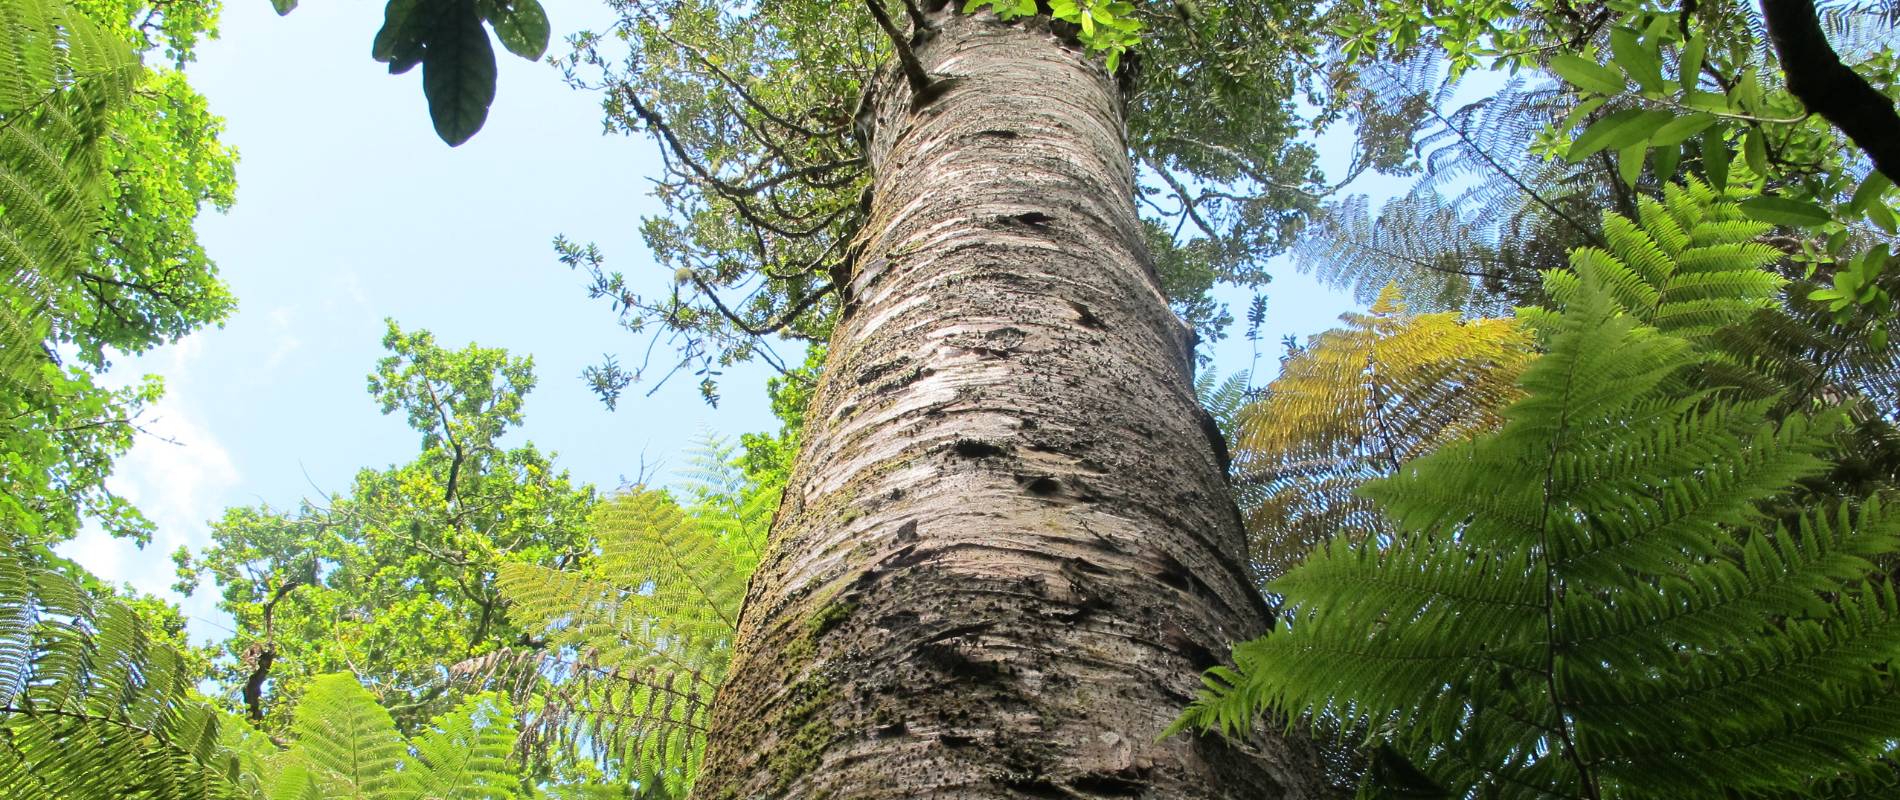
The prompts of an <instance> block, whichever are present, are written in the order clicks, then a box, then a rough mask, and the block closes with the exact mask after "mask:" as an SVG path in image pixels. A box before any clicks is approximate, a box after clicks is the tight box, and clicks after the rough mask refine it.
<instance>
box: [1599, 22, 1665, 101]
mask: <svg viewBox="0 0 1900 800" xmlns="http://www.w3.org/2000/svg"><path fill="white" fill-rule="evenodd" d="M1610 52H1611V54H1612V57H1613V59H1614V63H1615V64H1616V65H1617V66H1618V67H1621V68H1622V69H1623V72H1625V73H1627V74H1628V75H1629V76H1630V79H1631V80H1634V81H1636V85H1637V86H1641V87H1643V91H1646V92H1661V91H1662V90H1663V79H1662V61H1661V60H1660V59H1658V58H1657V57H1656V53H1655V52H1654V51H1652V50H1651V49H1650V48H1648V47H1645V46H1644V45H1643V43H1642V41H1641V40H1640V39H1638V38H1637V36H1636V31H1633V30H1630V29H1628V28H1617V29H1616V30H1613V31H1610Z"/></svg>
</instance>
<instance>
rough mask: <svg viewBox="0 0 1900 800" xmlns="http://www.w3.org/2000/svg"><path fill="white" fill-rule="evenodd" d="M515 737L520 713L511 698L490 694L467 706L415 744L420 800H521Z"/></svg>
mask: <svg viewBox="0 0 1900 800" xmlns="http://www.w3.org/2000/svg"><path fill="white" fill-rule="evenodd" d="M515 737H516V732H515V710H514V706H513V705H512V704H511V703H509V702H508V698H507V697H505V696H503V695H499V694H493V693H489V694H480V695H475V696H473V697H470V698H467V699H465V700H463V701H462V704H461V705H460V706H458V707H456V709H455V710H454V711H451V712H449V713H448V714H445V715H443V716H441V717H437V718H436V719H435V720H434V721H432V722H431V723H430V724H429V729H428V730H427V731H424V732H423V733H422V735H420V736H417V737H416V738H415V740H414V749H415V757H416V764H417V766H418V767H419V769H418V770H417V772H418V774H419V776H420V777H419V780H417V781H416V783H417V787H416V788H417V789H418V790H419V793H418V795H417V800H508V799H509V798H512V797H515V796H516V792H515V789H516V788H517V785H518V784H519V781H520V778H519V775H518V772H519V770H517V769H516V768H515V766H514V764H513V763H512V762H511V761H510V756H512V755H513V754H514V751H515Z"/></svg>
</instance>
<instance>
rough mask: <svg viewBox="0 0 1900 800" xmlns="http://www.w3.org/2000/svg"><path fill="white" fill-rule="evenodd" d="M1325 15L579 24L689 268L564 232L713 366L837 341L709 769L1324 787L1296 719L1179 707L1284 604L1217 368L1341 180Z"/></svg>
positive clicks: (1270, 7) (586, 262) (997, 12)
mask: <svg viewBox="0 0 1900 800" xmlns="http://www.w3.org/2000/svg"><path fill="white" fill-rule="evenodd" d="M1313 24H1314V20H1313V19H1311V18H1310V16H1309V15H1307V14H1305V13H1304V12H1303V11H1302V10H1301V9H1299V8H1295V7H1291V6H1285V5H1282V4H1277V3H1259V4H1255V3H1232V4H1229V3H1195V4H1191V5H1190V4H1185V3H1183V4H1178V5H1177V4H1175V3H1167V2H1154V3H1138V4H1135V3H1125V2H1087V3H1080V2H1056V3H1048V4H1037V3H1030V2H1001V3H993V2H976V3H964V4H955V5H952V4H947V3H942V2H926V3H914V4H904V5H902V6H899V5H895V4H893V5H891V6H889V7H886V6H885V5H884V4H882V3H879V2H866V3H862V4H845V5H841V4H836V3H815V2H786V3H767V4H760V5H757V6H753V5H739V4H732V5H727V4H719V3H709V2H703V0H677V1H674V2H661V3H642V4H638V5H629V6H626V7H624V8H623V9H622V19H621V21H620V23H619V24H618V25H617V26H616V27H615V28H614V29H613V30H612V31H611V32H609V33H607V34H583V35H581V36H579V37H577V39H576V40H575V45H576V47H575V50H574V53H573V54H572V56H571V57H570V58H568V59H565V60H564V61H563V65H564V66H565V67H567V68H568V69H569V70H570V73H571V74H572V76H573V79H574V81H575V82H576V83H579V84H583V85H587V86H591V87H596V88H598V89H600V90H601V91H602V92H603V95H604V98H605V100H604V102H605V104H606V109H607V112H608V120H609V123H610V124H612V125H615V126H618V127H621V128H624V129H627V130H630V131H631V130H639V131H647V132H650V133H652V134H653V135H654V136H655V137H656V139H657V140H658V142H659V143H660V146H661V149H662V152H663V153H664V154H665V156H666V159H667V173H666V176H665V177H664V178H663V181H662V184H661V187H660V189H659V192H658V196H659V198H660V200H661V201H662V203H663V204H664V205H665V207H666V209H667V211H668V214H667V215H666V216H663V217H659V218H655V219H650V220H648V221H647V223H646V231H645V232H646V236H647V241H648V243H649V245H650V246H651V247H652V249H653V250H654V252H655V254H656V255H657V257H658V258H659V259H660V260H661V261H662V262H663V263H664V265H665V266H666V268H668V269H669V270H671V271H672V273H673V275H674V277H675V288H674V289H673V290H671V291H670V292H666V293H663V294H661V295H659V296H646V295H642V294H639V293H636V292H634V291H633V290H632V289H631V288H630V287H629V284H628V282H627V281H626V280H625V279H624V278H623V277H622V276H620V275H618V274H616V273H613V272H611V271H610V270H608V269H607V268H606V267H605V266H604V258H603V256H602V255H601V254H600V253H599V252H598V251H597V250H595V249H594V248H592V247H591V246H585V245H580V244H576V243H574V242H569V241H565V240H563V241H562V242H561V248H562V253H563V257H564V259H565V260H566V261H568V262H569V263H570V264H572V265H574V266H576V267H579V268H582V269H584V270H586V271H587V272H588V274H589V276H590V278H591V283H592V287H591V288H592V291H593V292H594V293H595V294H596V295H598V296H600V297H602V298H604V299H607V300H609V301H610V302H612V303H613V304H614V305H615V307H616V308H617V310H619V311H620V312H621V313H622V314H623V315H624V319H625V320H626V321H627V322H628V324H629V326H630V327H634V328H637V329H643V330H645V329H655V330H657V333H656V335H659V336H667V337H671V338H672V339H673V341H674V343H675V344H677V345H678V348H679V354H680V356H681V360H680V362H679V364H680V365H681V366H676V367H674V368H673V369H680V368H682V367H684V368H690V369H692V370H693V371H694V372H695V373H696V374H697V376H698V377H699V378H700V379H701V380H702V386H703V387H705V388H706V389H707V391H708V393H709V396H710V395H711V392H712V391H713V390H714V388H715V384H714V380H715V379H716V375H717V373H718V372H719V370H720V369H721V368H722V367H723V366H724V365H725V364H727V363H730V362H732V361H734V360H737V359H741V358H747V357H752V356H755V355H762V356H764V357H767V358H771V357H772V354H771V353H770V352H769V343H768V342H767V341H766V340H765V339H763V338H762V337H763V336H765V335H767V334H774V333H784V334H788V335H791V336H794V337H803V338H806V339H814V340H816V339H823V340H825V341H826V342H827V356H826V362H825V365H824V371H823V374H822V376H821V377H820V378H819V379H818V381H817V385H816V388H815V390H814V391H813V392H812V394H811V399H810V404H809V407H808V409H807V411H806V416H805V418H804V419H805V423H804V428H803V437H804V443H803V449H802V451H801V452H800V454H799V456H798V458H797V462H796V466H795V467H794V469H793V472H792V475H791V478H790V481H789V483H788V485H787V488H786V492H785V497H784V500H783V502H782V504H781V505H780V507H779V511H778V514H777V517H776V520H775V522H774V525H773V529H772V533H771V536H770V540H769V543H768V546H767V552H766V554H765V557H764V559H763V561H762V562H761V564H760V567H759V571H758V573H757V574H756V575H755V576H754V578H753V580H752V583H751V586H750V590H749V592H748V594H747V596H746V603H745V610H744V612H743V613H742V614H741V616H740V619H739V625H738V632H737V635H736V649H735V652H734V655H733V658H732V663H731V667H730V670H729V673H728V676H727V680H726V682H725V684H724V687H723V688H722V690H721V693H720V695H719V698H718V701H717V703H716V704H715V708H714V712H713V717H712V724H711V730H710V731H709V736H710V745H709V747H708V750H707V753H706V760H705V762H704V768H703V772H702V774H701V776H700V779H699V784H698V786H697V788H696V793H697V794H698V795H699V796H703V797H710V798H750V797H789V796H824V795H828V794H835V795H840V796H851V797H866V798H868V797H913V796H919V795H927V794H932V793H970V794H979V795H988V796H1074V797H1101V796H1126V795H1135V794H1154V795H1157V796H1168V797H1186V798H1192V797H1243V796H1244V797H1308V796H1315V795H1318V794H1323V793H1325V792H1326V791H1328V789H1327V787H1326V786H1325V785H1324V780H1323V778H1322V777H1321V776H1322V769H1321V767H1320V764H1319V760H1318V756H1317V755H1315V753H1314V751H1313V750H1312V749H1311V748H1310V747H1308V746H1307V745H1305V744H1304V743H1303V742H1302V741H1301V740H1300V739H1299V738H1298V737H1285V736H1281V735H1277V734H1275V733H1272V732H1263V733H1262V734H1261V735H1260V736H1259V738H1257V739H1255V740H1252V741H1249V742H1246V743H1242V744H1233V743H1229V742H1227V741H1223V740H1218V739H1213V738H1205V739H1184V738H1176V739H1168V740H1158V739H1157V736H1158V734H1159V733H1160V732H1161V731H1162V729H1163V728H1164V727H1165V726H1166V723H1167V721H1168V720H1169V719H1171V717H1172V715H1173V714H1174V711H1175V709H1177V708H1179V707H1180V705H1181V704H1182V703H1183V702H1184V701H1185V700H1186V699H1187V698H1188V697H1189V695H1190V694H1191V692H1192V691H1193V689H1194V686H1195V683H1194V677H1193V674H1194V672H1195V671H1196V669H1197V668H1202V667H1206V666H1212V665H1213V664H1215V663H1216V662H1217V660H1218V656H1217V655H1216V654H1217V653H1218V652H1220V648H1221V647H1222V642H1223V641H1224V640H1226V639H1229V638H1232V637H1235V636H1243V637H1244V636H1248V635H1251V633H1249V632H1258V631H1263V630H1264V629H1265V627H1264V626H1265V625H1266V624H1267V622H1268V618H1269V615H1268V612H1267V609H1266V606H1265V604H1264V603H1263V601H1262V599H1261V597H1260V595H1259V594H1258V593H1257V591H1256V590H1255V589H1254V585H1253V579H1252V576H1251V575H1250V574H1249V572H1248V570H1247V568H1246V565H1245V562H1244V559H1243V552H1244V551H1243V545H1242V541H1241V529H1240V520H1239V515H1238V514H1237V513H1236V511H1235V509H1234V504H1233V500H1232V494H1231V490H1230V488H1229V486H1228V484H1227V482H1226V478H1225V476H1224V469H1225V464H1224V459H1223V456H1222V455H1221V452H1222V449H1223V445H1222V444H1221V443H1220V441H1219V437H1218V433H1217V430H1216V426H1215V424H1214V422H1213V420H1212V419H1211V418H1209V417H1207V416H1206V415H1204V414H1203V412H1201V410H1200V409H1199V408H1198V407H1197V406H1196V404H1195V395H1194V384H1193V380H1192V376H1191V371H1190V364H1191V362H1192V359H1193V356H1192V352H1193V348H1194V340H1195V335H1194V331H1195V328H1196V327H1204V328H1206V327H1212V323H1213V322H1214V321H1215V320H1216V319H1218V318H1219V316H1220V314H1219V313H1218V311H1217V309H1215V308H1214V307H1213V306H1212V305H1211V304H1209V303H1208V302H1207V301H1206V299H1205V297H1204V295H1203V292H1204V290H1205V289H1206V287H1207V286H1208V285H1210V284H1211V283H1212V282H1213V281H1215V280H1235V281H1240V282H1243V283H1257V282H1259V281H1261V280H1263V278H1264V275H1263V273H1262V272H1261V266H1262V260H1263V258H1264V257H1265V256H1268V255H1271V254H1273V253H1276V252H1278V251H1280V250H1281V249H1282V248H1284V246H1285V245H1286V243H1287V241H1288V240H1289V238H1290V235H1291V231H1292V229H1293V227H1294V226H1295V225H1296V224H1297V220H1298V210H1299V209H1300V208H1301V207H1302V205H1303V204H1307V203H1309V202H1310V195H1309V192H1310V191H1312V188H1313V187H1315V186H1317V181H1318V179H1319V176H1318V175H1317V173H1316V170H1315V169H1314V167H1313V156H1312V153H1311V152H1310V151H1309V150H1308V149H1306V148H1304V147H1300V146H1296V145H1294V144H1292V143H1291V141H1290V140H1291V134H1292V133H1293V130H1294V128H1295V127H1296V122H1295V120H1294V118H1293V115H1292V104H1293V99H1292V98H1293V96H1294V95H1295V94H1296V93H1297V92H1298V90H1299V89H1300V88H1301V87H1302V86H1304V85H1306V84H1305V81H1306V80H1307V78H1308V76H1309V75H1310V74H1311V73H1310V71H1308V70H1306V69H1305V68H1304V65H1303V63H1302V57H1303V55H1304V54H1305V53H1307V52H1308V51H1309V50H1310V48H1311V44H1310V42H1311V39H1312V36H1313V34H1314V28H1313V27H1311V26H1312V25H1313ZM1144 208H1146V209H1148V210H1149V212H1150V213H1149V214H1147V215H1146V216H1145V217H1144V215H1143V214H1142V213H1141V211H1142V209H1144ZM1183 228H1185V229H1186V231H1187V232H1185V233H1181V234H1180V235H1179V238H1177V236H1176V233H1177V231H1179V230H1181V229H1183ZM1171 302H1172V303H1173V304H1174V307H1175V309H1178V310H1180V311H1181V312H1183V313H1185V314H1186V315H1188V316H1189V318H1190V323H1191V324H1183V323H1182V321H1181V319H1180V318H1179V317H1177V316H1176V315H1175V313H1173V312H1171V310H1170V303H1171ZM636 375H637V373H635V374H626V373H623V372H620V371H619V370H618V368H617V367H613V366H612V365H610V366H609V367H608V368H603V369H602V370H600V371H598V372H597V373H596V374H595V376H594V377H595V379H596V382H597V384H598V385H599V387H600V388H601V389H602V391H603V394H604V395H606V396H608V397H610V398H611V397H613V396H614V395H616V394H617V393H618V392H619V391H620V390H621V389H623V388H624V387H625V386H626V384H627V383H628V382H629V381H630V380H631V379H632V378H633V377H636Z"/></svg>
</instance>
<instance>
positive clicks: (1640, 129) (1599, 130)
mask: <svg viewBox="0 0 1900 800" xmlns="http://www.w3.org/2000/svg"><path fill="white" fill-rule="evenodd" d="M1671 118H1672V115H1671V114H1670V113H1669V112H1667V111H1643V110H1639V109H1633V108H1632V109H1626V110H1623V111H1618V112H1616V113H1614V114H1611V115H1609V116H1607V117H1604V118H1602V119H1600V120H1597V121H1596V122H1595V123H1594V124H1592V125H1591V126H1590V127H1589V128H1587V129H1585V130H1584V132H1583V135H1581V136H1578V137H1577V141H1576V142H1574V143H1572V144H1571V145H1570V153H1569V156H1568V157H1569V159H1570V161H1571V163H1573V164H1574V163H1576V162H1578V161H1582V160H1584V159H1585V158H1588V157H1589V156H1590V155H1591V154H1593V153H1595V152H1597V151H1598V150H1603V149H1605V148H1608V149H1613V150H1621V149H1623V148H1625V147H1628V146H1630V145H1632V144H1635V143H1637V142H1642V141H1647V140H1648V139H1649V135H1650V134H1652V133H1655V132H1656V129H1658V128H1661V127H1662V126H1663V125H1665V124H1667V123H1668V122H1669V120H1670V119H1671Z"/></svg>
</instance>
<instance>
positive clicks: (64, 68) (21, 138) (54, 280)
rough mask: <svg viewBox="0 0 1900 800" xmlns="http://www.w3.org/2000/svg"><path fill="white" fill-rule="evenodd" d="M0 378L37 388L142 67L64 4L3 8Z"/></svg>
mask: <svg viewBox="0 0 1900 800" xmlns="http://www.w3.org/2000/svg"><path fill="white" fill-rule="evenodd" d="M0 65H4V68H0V73H3V74H0V290H3V291H4V296H0V380H4V381H7V382H10V383H20V382H25V383H30V382H32V380H33V371H34V370H35V369H36V365H37V363H38V362H40V361H42V360H43V356H42V355H41V354H40V345H41V343H42V342H43V341H45V340H46V339H47V338H48V333H49V328H50V326H55V325H58V324H61V322H62V321H61V320H58V319H53V318H51V317H50V316H49V315H48V309H49V307H50V306H51V298H52V296H53V294H54V293H55V292H56V291H57V289H58V287H60V286H63V285H64V283H65V282H66V281H68V280H70V279H71V275H72V274H73V273H74V272H75V271H76V270H77V269H78V268H79V266H80V265H82V264H83V263H84V261H85V260H86V259H87V258H89V257H90V255H91V243H92V240H93V236H94V233H93V232H94V230H95V229H96V227H97V222H98V220H99V219H100V217H101V215H102V214H103V213H104V200H105V197H104V194H103V191H104V181H103V178H104V168H103V164H102V160H101V159H102V148H101V146H102V144H103V141H104V137H105V134H106V130H107V126H108V123H109V120H110V119H111V117H112V114H113V112H114V111H115V110H116V109H117V108H118V107H120V106H121V105H122V104H123V103H124V102H125V100H126V99H127V98H129V97H130V94H131V87H132V83H133V81H134V79H135V78H136V76H137V74H138V70H139V64H138V60H137V57H136V56H135V55H134V54H133V53H132V51H131V50H130V49H129V48H128V47H126V46H125V45H124V44H122V43H120V42H118V41H117V40H116V39H115V38H113V37H111V36H109V35H107V34H106V33H105V32H104V31H103V30H101V29H100V28H99V26H97V25H95V24H93V23H92V22H90V21H89V20H87V19H86V18H85V17H84V16H83V15H81V14H79V13H77V12H75V11H74V10H73V9H71V8H69V7H68V6H67V5H66V4H65V3H63V2H59V0H4V2H0Z"/></svg>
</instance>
